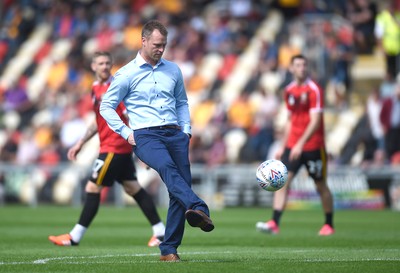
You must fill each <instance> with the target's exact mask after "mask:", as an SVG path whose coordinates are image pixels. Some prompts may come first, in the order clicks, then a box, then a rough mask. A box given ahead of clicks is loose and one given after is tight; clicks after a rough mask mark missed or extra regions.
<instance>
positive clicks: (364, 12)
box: [347, 0, 377, 54]
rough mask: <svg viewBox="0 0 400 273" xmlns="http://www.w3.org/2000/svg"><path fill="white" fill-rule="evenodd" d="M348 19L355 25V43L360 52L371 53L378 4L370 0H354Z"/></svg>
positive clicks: (351, 3)
mask: <svg viewBox="0 0 400 273" xmlns="http://www.w3.org/2000/svg"><path fill="white" fill-rule="evenodd" d="M348 7H349V9H348V15H347V17H348V19H349V20H350V22H351V23H352V24H353V26H354V43H355V47H356V49H357V53H359V54H371V53H372V51H373V49H374V46H375V37H374V36H373V35H371V33H373V32H374V28H375V17H376V14H377V7H376V4H375V3H373V2H371V1H369V0H352V1H349V5H348Z"/></svg>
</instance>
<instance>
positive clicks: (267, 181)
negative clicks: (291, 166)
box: [256, 159, 288, 191]
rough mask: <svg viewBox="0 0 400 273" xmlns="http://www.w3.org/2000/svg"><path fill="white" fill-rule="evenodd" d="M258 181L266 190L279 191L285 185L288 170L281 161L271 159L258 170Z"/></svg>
mask: <svg viewBox="0 0 400 273" xmlns="http://www.w3.org/2000/svg"><path fill="white" fill-rule="evenodd" d="M256 177H257V182H258V185H260V187H261V188H262V189H264V190H266V191H277V190H279V189H281V188H282V187H283V186H285V184H286V181H287V178H288V171H287V168H286V166H285V164H283V163H282V162H281V161H279V160H276V159H269V160H267V161H264V162H263V163H261V164H260V166H258V168H257V172H256Z"/></svg>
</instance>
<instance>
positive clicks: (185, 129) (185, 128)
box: [182, 125, 192, 135]
mask: <svg viewBox="0 0 400 273" xmlns="http://www.w3.org/2000/svg"><path fill="white" fill-rule="evenodd" d="M182 131H183V132H184V133H186V134H189V135H192V126H190V125H183V128H182Z"/></svg>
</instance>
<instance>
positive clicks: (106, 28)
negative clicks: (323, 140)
mask: <svg viewBox="0 0 400 273" xmlns="http://www.w3.org/2000/svg"><path fill="white" fill-rule="evenodd" d="M0 15H1V16H0V18H1V19H0V102H1V104H0V105H1V106H0V151H1V153H0V161H1V162H3V163H11V164H15V165H31V164H46V165H50V166H56V165H58V164H60V163H63V162H66V161H67V159H66V151H67V149H68V148H69V147H71V145H73V144H74V143H75V142H76V141H77V140H78V139H79V138H80V137H81V136H82V134H84V132H85V128H86V124H87V123H88V121H89V120H90V119H92V118H93V113H92V112H91V98H90V90H91V84H92V81H93V80H94V78H93V74H92V72H91V70H90V57H91V54H93V52H95V51H97V50H105V51H110V52H111V53H112V55H113V57H114V68H113V71H114V72H115V71H116V70H117V69H118V68H119V67H121V66H123V65H124V64H126V63H127V62H129V61H130V60H131V59H133V58H134V57H135V56H136V54H137V51H138V49H139V48H140V46H141V27H142V25H143V24H144V22H146V21H147V20H149V19H157V20H160V21H161V22H163V23H164V24H165V25H166V26H167V27H168V31H169V36H168V46H167V51H166V53H165V55H164V57H165V58H166V59H169V60H172V61H174V62H176V63H178V64H179V66H180V68H181V69H182V72H183V76H184V80H185V84H186V89H187V92H188V96H189V104H190V111H191V115H192V127H193V138H192V140H191V152H190V157H191V161H192V163H200V164H205V165H207V166H208V167H215V166H219V165H221V164H228V163H234V164H236V163H254V162H260V161H263V160H265V159H266V158H268V157H271V156H272V154H273V151H274V147H275V146H276V144H277V143H279V138H280V133H281V128H282V125H283V124H284V122H285V110H284V107H283V103H282V96H281V95H282V88H283V86H284V85H285V84H286V83H288V82H289V81H290V80H291V79H290V74H289V73H288V65H289V61H290V57H291V56H292V55H294V54H298V53H303V54H304V55H306V56H307V57H308V58H309V62H310V70H311V71H310V74H311V76H312V77H313V78H315V79H316V80H317V81H318V82H319V83H320V84H321V86H322V87H323V88H324V90H325V101H326V115H325V120H326V123H327V127H326V128H327V150H328V152H329V154H330V160H331V163H332V164H338V165H340V164H347V165H349V164H350V165H351V164H356V165H360V164H363V165H368V166H369V165H371V164H373V165H378V166H379V165H388V164H399V162H400V141H399V139H400V102H399V101H400V87H399V86H400V85H398V83H397V81H396V77H397V74H398V71H399V66H398V64H399V53H400V25H399V24H400V23H399V22H400V1H396V0H394V1H373V0H348V1H346V0H336V1H331V0H276V1H273V0H259V1H255V0H229V1H228V0H215V1H211V0H187V1H183V0H168V1H164V0H136V1H130V0H112V1H111V0H97V1H95V0H71V1H66V0H65V1H62V0H54V1H53V0H19V1H18V0H3V1H1V3H0ZM389 36H390V37H389ZM390 39H391V40H390ZM382 105H385V106H384V107H382ZM92 153H93V154H94V156H95V155H96V153H97V149H96V148H93V149H92ZM86 163H89V162H86Z"/></svg>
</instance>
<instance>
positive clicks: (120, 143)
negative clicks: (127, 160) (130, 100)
mask: <svg viewBox="0 0 400 273" xmlns="http://www.w3.org/2000/svg"><path fill="white" fill-rule="evenodd" d="M111 80H112V78H110V79H109V80H108V81H107V82H106V83H103V84H102V83H100V82H98V81H96V82H94V83H93V85H92V101H93V110H94V112H95V114H96V122H97V130H98V132H99V138H100V153H117V154H126V153H131V152H132V146H131V145H130V144H129V143H128V141H126V140H125V139H123V138H122V137H121V136H120V135H119V134H117V133H116V132H114V131H113V130H111V129H110V127H109V126H108V124H107V122H106V121H105V120H104V118H103V117H102V116H101V115H100V104H101V100H102V98H103V95H104V93H106V91H107V89H108V87H109V86H110V84H111ZM116 112H117V114H118V115H119V116H120V117H121V119H122V121H123V122H124V123H125V124H128V119H127V118H126V116H125V115H124V112H125V106H124V104H123V103H121V104H120V105H119V106H118V107H117V109H116Z"/></svg>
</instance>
